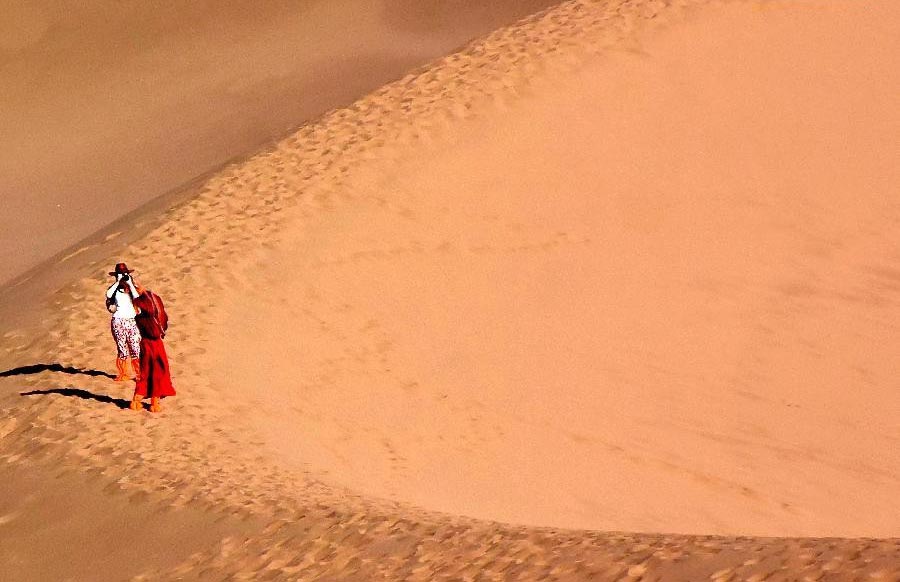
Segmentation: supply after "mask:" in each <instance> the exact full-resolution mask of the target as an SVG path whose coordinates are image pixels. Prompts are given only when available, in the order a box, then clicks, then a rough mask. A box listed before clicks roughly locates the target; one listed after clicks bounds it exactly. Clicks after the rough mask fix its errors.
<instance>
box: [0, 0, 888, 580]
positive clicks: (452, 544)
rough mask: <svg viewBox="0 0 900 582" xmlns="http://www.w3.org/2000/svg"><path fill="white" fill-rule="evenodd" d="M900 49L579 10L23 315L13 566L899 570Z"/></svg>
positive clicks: (469, 53)
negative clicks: (125, 314) (159, 391)
mask: <svg viewBox="0 0 900 582" xmlns="http://www.w3.org/2000/svg"><path fill="white" fill-rule="evenodd" d="M898 22H900V8H898V6H897V4H896V3H894V2H892V1H890V0H874V1H872V2H867V3H859V2H854V1H851V0H835V1H830V2H814V1H810V2H779V1H772V2H751V1H743V0H734V1H731V2H720V1H707V0H696V1H671V2H661V1H658V2H652V1H638V2H627V1H611V2H589V1H575V2H564V3H562V4H560V5H559V6H557V7H555V8H553V9H552V10H550V11H547V12H544V13H539V14H537V15H535V16H533V17H531V18H529V19H526V20H524V21H522V22H520V23H518V24H516V25H514V26H510V27H506V28H502V29H499V30H497V31H496V32H494V33H491V34H489V35H487V36H485V37H483V38H482V39H480V40H478V41H476V42H474V43H473V44H471V45H469V46H467V47H466V48H464V49H463V50H462V51H460V52H457V53H454V54H452V55H450V56H447V57H445V58H443V59H441V60H438V61H436V62H434V63H432V64H431V65H429V66H428V67H426V68H424V69H422V70H420V71H417V72H415V73H413V74H410V75H408V76H406V77H404V78H403V79H401V80H400V81H397V82H395V83H391V84H389V85H386V86H385V87H383V88H381V89H379V90H377V91H375V92H374V93H371V94H370V95H368V96H366V97H364V98H362V99H360V100H358V101H356V102H355V103H354V104H353V105H351V106H350V107H348V108H345V109H339V110H335V111H332V112H330V113H328V114H327V115H325V116H324V117H322V118H321V119H319V120H318V121H316V122H314V123H310V124H307V125H306V126H304V127H302V128H300V129H299V130H298V131H297V132H295V133H294V134H292V135H290V136H288V137H286V138H285V139H283V140H280V141H278V142H277V143H276V144H275V145H273V146H272V147H269V148H267V149H264V150H262V151H260V152H259V153H258V154H257V155H254V156H252V157H250V158H247V159H245V160H242V161H238V162H235V163H233V164H231V165H229V166H227V167H226V168H224V169H222V170H221V171H219V172H216V173H214V174H213V175H211V176H209V177H208V178H204V179H203V180H201V181H199V182H196V183H195V184H194V186H192V188H193V189H188V190H187V191H186V192H185V194H184V196H183V198H182V200H181V201H180V202H178V203H176V204H173V205H172V206H171V207H169V208H167V209H166V210H165V211H164V212H159V211H158V209H157V208H152V209H148V210H147V211H146V212H145V213H144V214H139V215H136V216H134V217H130V218H126V219H123V220H122V221H120V222H119V223H116V224H115V225H111V226H110V227H108V228H107V229H106V230H104V231H102V232H100V233H97V234H96V235H95V236H94V237H92V238H91V239H89V241H86V242H85V243H83V244H80V245H76V246H75V247H72V248H71V249H68V250H67V251H66V252H65V253H64V254H63V255H62V256H61V257H58V258H57V259H54V261H53V262H51V263H45V264H44V265H42V268H40V269H37V270H35V271H34V273H33V274H32V275H31V276H30V277H29V278H27V279H24V280H22V281H20V282H19V283H17V284H16V285H14V286H7V287H6V288H4V289H3V292H2V294H0V314H2V316H3V317H2V319H0V321H2V322H3V325H4V329H3V330H0V333H2V336H0V337H2V338H3V339H2V346H3V348H4V349H3V350H2V351H0V369H2V370H5V372H3V371H0V408H2V414H0V474H2V475H3V479H4V484H7V485H6V487H5V490H6V492H5V493H4V495H3V496H0V535H2V537H3V539H4V543H3V544H2V549H0V563H2V564H3V565H4V566H5V568H4V571H6V572H10V573H11V575H13V576H14V577H15V579H17V580H19V579H21V580H29V579H34V580H43V579H48V578H59V579H62V578H65V577H66V576H69V577H72V578H74V579H91V576H92V573H96V572H100V571H101V570H100V569H101V568H105V569H106V570H103V571H105V572H114V574H113V575H115V576H116V577H117V579H123V580H160V579H202V580H240V579H248V580H249V579H254V580H258V579H277V580H282V579H285V580H293V579H296V580H309V579H327V580H621V579H632V580H639V579H640V580H720V581H725V580H895V579H898V577H900V557H898V556H900V538H898V536H900V521H898V520H897V519H896V517H895V516H896V515H898V514H900V506H898V502H897V493H898V491H900V454H898V451H900V447H898V441H900V431H898V428H900V427H898V425H897V422H896V418H897V412H898V410H900V396H898V393H897V390H896V386H897V384H896V378H897V377H898V372H900V369H898V364H897V359H896V357H894V355H895V354H896V353H897V352H898V349H900V340H898V337H900V336H898V334H897V331H898V324H900V229H898V226H900V197H898V196H897V195H896V194H897V192H896V189H897V187H896V185H897V184H898V183H900V176H898V173H900V172H898V170H897V164H896V163H895V162H896V157H897V152H898V147H897V146H898V143H897V136H898V135H900V131H898V130H900V114H898V112H897V108H896V107H895V106H894V101H895V98H894V97H895V95H896V94H897V93H898V91H897V89H898V88H900V79H898V71H897V70H896V67H895V66H894V61H895V55H896V54H900V46H898V44H900V42H898V40H897V38H896V35H894V34H891V32H892V31H893V30H894V29H896V25H897V23H898ZM129 221H130V222H129ZM132 227H134V228H132ZM135 233H138V234H135ZM118 260H126V261H127V262H128V263H129V264H130V265H131V266H132V267H133V268H135V269H136V270H137V275H136V276H137V278H138V279H139V280H140V281H142V282H143V283H144V284H145V285H147V286H148V287H150V288H152V289H154V290H155V291H156V292H158V293H159V294H161V295H162V296H163V297H164V298H165V299H166V301H167V305H168V306H169V311H170V315H171V318H172V328H171V331H170V334H169V336H168V338H167V341H168V349H169V354H170V358H171V360H172V365H173V369H174V374H175V382H176V387H177V389H178V390H179V395H178V396H177V397H175V398H172V399H167V400H166V401H165V402H164V411H163V412H162V413H160V414H157V415H153V414H151V413H149V412H147V411H145V412H139V413H133V412H131V411H128V410H125V409H124V407H125V406H126V405H127V399H128V397H129V396H130V392H129V391H128V388H127V387H122V386H120V385H116V384H114V383H113V382H112V381H111V380H110V378H109V377H108V376H107V375H106V371H108V370H109V369H110V368H111V361H112V360H111V358H112V357H113V356H114V354H113V351H112V350H113V346H112V341H111V339H110V338H109V337H108V331H107V329H108V327H107V325H108V322H107V314H106V313H105V311H104V310H103V309H102V303H101V302H100V301H99V300H97V297H99V296H100V293H101V292H102V290H103V285H104V282H105V281H106V280H107V278H106V275H105V273H106V271H107V270H109V268H110V266H111V264H112V263H114V262H116V261H118ZM142 530H143V531H142ZM144 534H146V535H144ZM148 536H149V537H148ZM157 538H158V539H159V540H160V541H159V542H158V543H157V542H156V539H157ZM7 540H12V541H11V542H9V543H8V542H7ZM129 542H132V543H131V545H129ZM148 542H149V543H148ZM57 547H59V552H58V553H57V554H55V555H58V556H59V558H58V559H55V560H54V559H47V558H46V557H45V556H47V555H48V552H49V550H48V548H57Z"/></svg>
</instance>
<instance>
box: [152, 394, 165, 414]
mask: <svg viewBox="0 0 900 582" xmlns="http://www.w3.org/2000/svg"><path fill="white" fill-rule="evenodd" d="M160 411H162V406H160V405H159V398H157V397H155V396H154V397H152V398H150V412H160Z"/></svg>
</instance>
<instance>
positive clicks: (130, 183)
mask: <svg viewBox="0 0 900 582" xmlns="http://www.w3.org/2000/svg"><path fill="white" fill-rule="evenodd" d="M553 3H554V2H553V1H552V0H525V1H522V0H517V1H511V0H503V1H493V2H490V3H489V4H488V6H489V7H485V6H484V3H476V2H471V1H470V0H465V1H456V2H435V1H419V2H417V3H416V6H417V8H415V9H410V7H409V2H404V1H399V0H383V1H378V2H360V1H359V0H339V1H338V0H329V1H327V2H323V1H315V0H305V1H303V2H291V1H278V2H264V3H259V2H210V1H194V2H188V3H177V2H166V3H144V2H120V1H118V0H116V1H110V0H106V1H97V0H94V1H92V2H90V3H80V4H76V5H73V4H72V3H71V2H59V1H55V0H53V1H51V0H40V1H35V0H33V1H30V2H4V3H3V5H2V8H0V10H2V13H3V18H2V19H0V127H2V128H3V131H2V132H0V149H2V150H3V152H4V155H3V156H2V157H0V196H2V200H3V209H2V210H0V222H2V223H3V225H4V229H3V231H2V232H0V284H2V283H3V282H6V281H8V280H9V279H11V278H13V277H14V276H16V275H19V274H21V273H22V272H24V271H25V270H27V269H28V268H29V267H31V266H33V265H35V264H36V263H37V262H40V261H41V260H45V259H46V258H48V257H49V256H51V255H54V254H56V253H58V252H59V251H61V250H62V249H64V248H65V247H67V246H69V245H71V244H73V243H74V242H76V241H77V240H79V239H82V238H84V237H85V236H87V235H89V234H90V233H92V232H93V231H95V230H97V229H98V228H100V227H102V226H105V225H106V224H108V223H109V222H112V221H113V220H115V219H116V218H118V217H120V216H122V215H124V214H126V213H127V212H129V211H131V210H134V209H135V208H138V207H140V206H141V205H142V204H144V203H146V202H147V201H148V200H151V199H152V198H154V197H156V196H159V195H161V194H163V193H165V192H167V191H168V190H171V189H173V188H177V187H179V186H181V185H182V184H183V183H184V182H187V181H188V180H191V179H192V178H194V177H196V176H198V175H201V174H203V173H205V172H207V171H209V170H211V169H214V168H217V167H219V166H221V165H222V164H224V163H225V162H228V161H230V160H231V159H233V158H235V157H238V156H244V155H247V154H249V153H252V152H254V151H256V150H257V149H259V148H260V147H261V146H262V145H263V144H266V143H268V142H270V141H271V140H273V139H275V138H280V137H283V136H284V135H285V134H286V133H287V132H288V131H289V130H292V129H294V128H296V127H297V126H299V125H300V124H301V123H302V122H304V121H307V120H309V119H312V118H314V117H316V116H318V115H321V114H322V113H324V112H325V111H327V110H329V109H332V108H334V107H342V106H345V105H348V104H350V103H351V102H352V101H353V100H354V99H356V98H358V97H360V96H362V95H364V94H366V93H368V92H369V91H372V90H374V89H376V88H378V87H379V86H381V85H383V84H384V83H387V82H389V81H393V80H395V79H397V78H399V77H400V76H402V75H403V74H405V73H407V72H408V71H410V70H412V69H414V68H416V67H418V66H420V65H423V64H425V63H426V62H428V61H429V60H431V59H434V58H437V57H439V56H442V55H445V54H447V53H448V52H450V51H451V50H453V49H455V48H457V47H459V46H461V45H463V44H465V43H466V42H468V41H470V40H471V39H473V38H475V37H477V36H479V35H482V34H485V33H487V32H490V31H491V30H493V29H495V28H497V27H499V26H501V25H506V24H510V23H512V22H514V21H515V20H517V19H518V18H521V17H523V16H527V15H528V14H531V13H532V12H535V11H537V10H538V9H540V8H543V7H546V6H549V5H552V4H553Z"/></svg>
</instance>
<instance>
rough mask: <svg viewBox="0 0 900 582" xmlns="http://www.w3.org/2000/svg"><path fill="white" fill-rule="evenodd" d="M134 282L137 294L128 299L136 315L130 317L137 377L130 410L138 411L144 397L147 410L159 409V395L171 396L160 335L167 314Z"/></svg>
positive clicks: (156, 299)
mask: <svg viewBox="0 0 900 582" xmlns="http://www.w3.org/2000/svg"><path fill="white" fill-rule="evenodd" d="M135 283H136V287H137V291H138V297H137V299H134V300H132V303H133V304H134V308H135V311H136V312H137V314H136V315H135V317H134V320H135V322H136V323H137V326H138V329H139V330H140V332H141V355H140V368H141V370H140V372H141V373H140V377H139V379H138V380H137V384H136V385H135V388H134V398H132V399H131V406H130V408H131V409H132V410H141V409H142V408H143V404H142V401H143V400H144V398H147V397H149V398H150V412H159V411H160V410H162V407H161V406H160V404H159V401H160V399H161V398H165V397H166V396H175V388H174V387H173V386H172V376H171V375H170V373H169V358H168V356H166V346H165V344H163V338H165V337H166V330H167V329H168V327H169V316H168V315H167V314H166V308H165V306H164V305H163V302H162V299H160V297H159V295H157V294H156V293H154V292H153V291H150V290H149V289H146V288H145V287H143V286H141V284H140V283H137V282H135Z"/></svg>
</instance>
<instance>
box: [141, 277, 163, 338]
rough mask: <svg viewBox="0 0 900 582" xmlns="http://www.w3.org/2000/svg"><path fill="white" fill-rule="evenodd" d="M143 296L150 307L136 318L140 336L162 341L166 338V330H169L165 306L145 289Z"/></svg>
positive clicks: (156, 296) (154, 294)
mask: <svg viewBox="0 0 900 582" xmlns="http://www.w3.org/2000/svg"><path fill="white" fill-rule="evenodd" d="M144 294H145V295H146V297H147V299H149V301H150V307H149V308H148V309H143V310H142V311H141V313H140V315H139V316H138V317H137V318H136V320H137V323H138V327H139V328H140V331H141V336H142V337H145V338H148V339H163V338H165V337H166V330H167V329H168V328H169V315H168V314H167V313H166V306H165V305H163V301H162V299H160V297H159V295H157V294H156V293H154V292H153V291H150V290H149V289H146V290H145V291H144Z"/></svg>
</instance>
